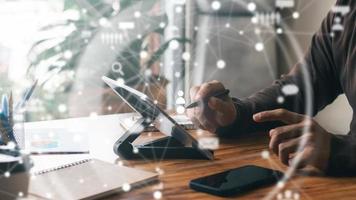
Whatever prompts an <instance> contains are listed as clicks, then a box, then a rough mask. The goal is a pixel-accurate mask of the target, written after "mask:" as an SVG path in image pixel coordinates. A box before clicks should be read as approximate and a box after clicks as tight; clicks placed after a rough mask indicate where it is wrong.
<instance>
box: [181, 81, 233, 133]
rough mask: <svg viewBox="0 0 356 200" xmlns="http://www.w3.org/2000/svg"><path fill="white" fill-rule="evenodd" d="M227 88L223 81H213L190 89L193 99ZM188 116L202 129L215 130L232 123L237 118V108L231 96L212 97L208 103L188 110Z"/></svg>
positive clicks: (202, 97)
mask: <svg viewBox="0 0 356 200" xmlns="http://www.w3.org/2000/svg"><path fill="white" fill-rule="evenodd" d="M222 90H225V87H224V85H223V84H222V83H220V82H218V81H211V82H208V83H204V84H202V85H200V86H195V87H193V88H191V89H190V98H191V101H192V102H193V101H198V100H202V99H204V98H205V97H206V96H208V95H211V94H213V93H215V92H218V91H222ZM187 114H188V117H189V118H190V119H191V120H192V121H193V123H194V124H196V125H197V126H199V127H200V128H202V129H206V130H208V131H210V132H215V131H216V129H217V128H219V127H222V126H227V125H229V124H231V123H232V122H233V121H234V120H235V118H236V109H235V106H234V104H233V102H232V99H231V98H230V97H229V96H226V97H224V98H223V99H219V98H216V97H210V98H209V100H208V103H207V104H205V103H204V104H202V105H201V106H199V107H195V108H191V109H188V110H187Z"/></svg>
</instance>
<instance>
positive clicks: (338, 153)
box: [326, 134, 356, 176]
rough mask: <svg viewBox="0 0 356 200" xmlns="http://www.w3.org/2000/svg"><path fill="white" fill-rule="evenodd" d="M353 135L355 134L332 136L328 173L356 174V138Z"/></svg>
mask: <svg viewBox="0 0 356 200" xmlns="http://www.w3.org/2000/svg"><path fill="white" fill-rule="evenodd" d="M353 135H355V134H348V135H343V136H339V135H338V136H336V135H334V136H333V137H332V139H331V147H330V148H331V149H330V152H331V153H330V157H329V162H328V168H327V170H326V174H327V175H331V176H349V175H353V176H355V175H356V139H355V137H354V136H353Z"/></svg>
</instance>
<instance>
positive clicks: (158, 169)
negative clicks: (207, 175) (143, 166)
mask: <svg viewBox="0 0 356 200" xmlns="http://www.w3.org/2000/svg"><path fill="white" fill-rule="evenodd" d="M155 170H156V172H157V173H158V174H159V175H162V174H164V171H163V170H162V169H161V168H159V167H156V169H155Z"/></svg>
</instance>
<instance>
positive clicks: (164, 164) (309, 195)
mask: <svg viewBox="0 0 356 200" xmlns="http://www.w3.org/2000/svg"><path fill="white" fill-rule="evenodd" d="M144 138H145V137H144ZM146 138H147V136H146ZM267 147H268V137H267V136H266V134H262V133H256V134H251V135H249V136H244V137H242V138H236V139H222V140H220V147H219V149H218V150H216V151H215V159H214V160H213V161H207V160H152V161H124V163H125V164H126V165H128V166H132V167H136V168H140V169H145V170H150V171H154V170H157V168H159V170H158V171H160V172H161V175H160V177H159V181H158V182H157V183H155V184H151V185H147V186H144V187H142V188H138V189H134V190H133V191H130V192H128V193H124V194H119V195H114V196H111V197H108V198H107V199H154V198H153V193H154V192H155V191H160V192H161V194H162V198H161V199H224V198H220V197H216V196H212V195H209V194H205V193H201V192H196V191H194V190H192V189H190V188H189V186H188V184H189V181H190V180H191V179H195V178H198V177H201V176H206V175H209V174H214V173H218V172H222V171H224V170H227V169H231V168H237V167H240V166H243V165H251V164H253V165H259V166H263V167H267V168H271V169H276V170H280V171H283V172H285V171H286V170H287V167H285V166H283V165H282V164H281V163H280V162H279V160H278V158H277V157H276V156H275V155H271V156H270V158H269V159H263V158H262V156H261V152H262V151H264V150H268V149H267ZM298 174H299V175H295V176H294V177H293V178H292V179H291V180H289V181H288V182H287V183H286V185H285V187H283V188H281V189H278V187H276V185H273V186H269V187H265V188H261V189H257V190H254V191H252V192H248V193H246V194H243V195H239V196H235V197H231V198H230V199H236V198H238V199H281V197H283V198H282V199H285V200H293V199H356V178H330V177H321V176H311V175H305V174H304V175H303V174H302V173H298ZM225 199H226V198H225Z"/></svg>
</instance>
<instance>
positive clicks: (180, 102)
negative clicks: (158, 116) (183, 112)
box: [176, 96, 185, 105]
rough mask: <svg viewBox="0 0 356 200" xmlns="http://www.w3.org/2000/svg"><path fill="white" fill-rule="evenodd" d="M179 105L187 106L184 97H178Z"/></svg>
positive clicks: (177, 102)
mask: <svg viewBox="0 0 356 200" xmlns="http://www.w3.org/2000/svg"><path fill="white" fill-rule="evenodd" d="M176 104H177V105H184V104H185V99H184V98H183V97H181V96H180V97H178V98H177V100H176Z"/></svg>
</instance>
